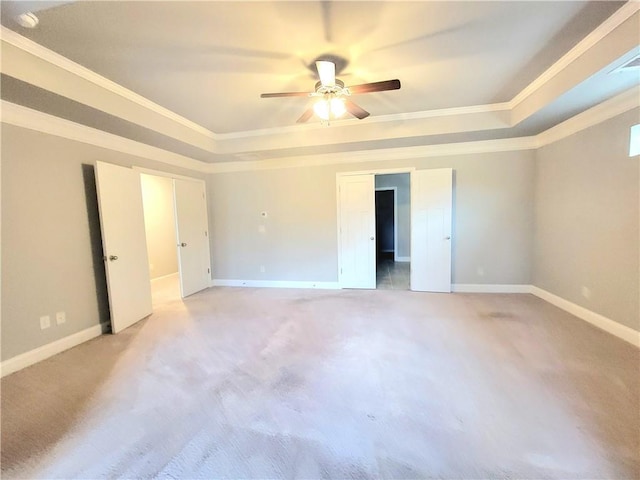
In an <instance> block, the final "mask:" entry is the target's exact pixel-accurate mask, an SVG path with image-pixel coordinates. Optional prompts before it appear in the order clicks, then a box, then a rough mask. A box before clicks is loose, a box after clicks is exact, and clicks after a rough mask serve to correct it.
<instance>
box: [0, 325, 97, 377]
mask: <svg viewBox="0 0 640 480" xmlns="http://www.w3.org/2000/svg"><path fill="white" fill-rule="evenodd" d="M103 328H105V325H104V324H102V323H101V324H99V325H94V326H93V327H89V328H87V329H85V330H82V331H80V332H77V333H74V334H72V335H69V336H68V337H64V338H61V339H60V340H56V341H54V342H51V343H48V344H46V345H43V346H41V347H38V348H34V349H33V350H30V351H28V352H25V353H21V354H20V355H16V356H15V357H12V358H9V359H7V360H5V361H4V362H2V363H1V364H0V372H1V373H0V376H2V377H4V376H6V375H9V374H11V373H14V372H17V371H18V370H22V369H23V368H26V367H29V366H31V365H33V364H34V363H38V362H41V361H42V360H46V359H47V358H49V357H53V356H54V355H57V354H58V353H60V352H64V351H65V350H69V349H70V348H73V347H75V346H77V345H80V344H81V343H84V342H86V341H88V340H91V339H92V338H96V337H99V336H100V335H102V331H103Z"/></svg>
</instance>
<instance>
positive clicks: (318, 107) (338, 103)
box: [313, 97, 347, 120]
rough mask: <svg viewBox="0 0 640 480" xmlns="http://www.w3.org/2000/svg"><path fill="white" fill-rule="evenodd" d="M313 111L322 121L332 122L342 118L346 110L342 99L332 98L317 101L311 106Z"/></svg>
mask: <svg viewBox="0 0 640 480" xmlns="http://www.w3.org/2000/svg"><path fill="white" fill-rule="evenodd" d="M313 111H314V112H315V113H316V115H317V116H318V117H320V118H321V119H322V120H333V119H335V118H340V117H341V116H343V115H344V114H345V113H346V112H347V108H346V107H345V105H344V98H339V97H332V98H322V99H320V100H318V101H317V102H316V103H315V104H314V105H313Z"/></svg>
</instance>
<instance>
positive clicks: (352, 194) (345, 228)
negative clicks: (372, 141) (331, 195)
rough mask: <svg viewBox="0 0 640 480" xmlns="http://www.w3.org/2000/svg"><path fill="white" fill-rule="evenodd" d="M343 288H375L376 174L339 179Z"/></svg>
mask: <svg viewBox="0 0 640 480" xmlns="http://www.w3.org/2000/svg"><path fill="white" fill-rule="evenodd" d="M338 202H339V203H338V212H339V216H340V221H339V225H340V232H339V235H340V272H339V278H340V286H341V287H342V288H376V241H375V234H376V207H375V177H374V175H369V174H367V175H349V176H344V177H340V178H339V180H338Z"/></svg>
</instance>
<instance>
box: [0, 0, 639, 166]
mask: <svg viewBox="0 0 640 480" xmlns="http://www.w3.org/2000/svg"><path fill="white" fill-rule="evenodd" d="M623 3H624V2H614V1H602V2H586V1H579V2H572V1H533V2H520V1H488V2H483V1H470V2H462V1H460V2H459V1H453V2H451V1H448V2H439V1H417V2H416V1H413V2H399V1H357V2H346V1H332V2H324V1H305V2H242V1H235V2H219V1H199V2H176V1H134V2H126V1H107V2H102V1H91V2H70V3H63V2H48V4H47V2H45V3H40V4H39V5H38V4H37V3H35V5H36V8H39V11H38V12H37V15H38V17H39V19H40V25H39V27H38V28H37V29H34V30H28V29H24V28H21V27H19V26H18V25H17V24H16V23H15V22H13V21H12V15H13V14H15V13H16V12H17V11H21V10H25V9H27V8H33V5H34V2H9V1H3V2H2V8H3V17H2V23H3V25H4V26H5V27H7V28H9V29H11V30H14V31H15V32H17V33H19V34H20V35H22V36H25V37H27V38H29V39H31V40H33V41H35V42H37V43H38V44H40V45H42V46H44V47H46V48H48V49H50V50H53V51H54V52H57V53H59V54H61V55H63V56H64V57H67V58H68V59H71V60H73V61H74V62H77V63H78V64H80V65H82V66H85V67H87V68H88V69H90V70H92V71H93V72H96V73H98V74H100V75H102V76H104V77H106V78H107V79H110V80H112V81H114V82H116V83H118V84H120V85H122V86H123V87H126V88H127V89H130V90H132V91H133V92H135V93H137V94H139V95H141V96H143V97H146V98H147V99H149V100H151V101H153V102H155V103H157V104H159V105H160V106H162V107H165V108H167V109H169V110H171V111H173V112H175V113H177V114H179V115H180V116H183V117H185V118H186V119H188V120H191V121H192V122H195V123H197V124H199V125H200V126H202V127H204V128H205V129H207V130H209V131H211V132H213V133H214V134H237V132H249V131H262V130H264V129H267V131H266V132H264V133H265V135H268V134H269V132H270V131H276V130H281V129H282V128H283V127H284V129H285V130H286V131H287V132H288V133H289V134H296V132H297V130H295V128H299V129H300V132H305V131H306V130H304V129H305V128H309V127H307V126H299V125H296V124H295V120H296V119H297V118H298V117H299V116H300V114H301V113H302V112H303V111H304V110H305V108H306V107H307V103H308V100H307V99H305V98H302V97H299V98H275V99H261V98H260V97H259V95H260V93H262V92H277V91H311V90H312V88H313V84H314V82H315V79H314V78H313V73H312V71H311V70H310V69H309V68H308V67H307V66H308V65H310V64H311V63H312V61H313V60H314V59H315V58H317V57H318V56H321V55H323V54H337V55H340V56H343V57H344V58H345V59H347V60H348V65H347V67H346V68H345V70H344V72H342V73H341V74H340V75H338V78H341V79H343V80H344V81H345V83H346V84H347V85H350V84H358V83H364V82H372V81H379V80H387V79H391V78H398V79H400V80H401V82H402V88H401V90H399V91H391V92H380V93H371V94H366V95H359V96H354V97H353V100H354V101H356V103H358V104H359V105H360V106H362V107H363V108H365V109H366V110H368V111H370V112H371V117H370V118H368V119H365V120H362V121H358V120H345V121H344V122H336V123H335V124H334V125H332V127H330V128H340V124H341V123H344V125H351V124H353V123H356V122H364V125H372V124H373V123H375V122H376V118H378V119H380V120H383V119H385V118H387V117H385V116H389V115H395V116H398V115H406V114H414V116H415V115H418V116H419V115H420V114H418V113H415V112H430V111H433V110H438V109H449V108H457V107H468V106H476V105H487V104H502V103H505V102H509V101H511V100H512V99H513V98H514V97H515V96H516V95H517V94H518V93H519V92H521V91H522V90H523V89H524V88H525V87H527V85H529V84H530V83H531V82H532V81H534V80H535V79H536V78H537V77H538V76H539V75H540V74H542V73H543V72H544V71H545V70H546V69H547V68H549V67H550V66H551V65H553V64H554V62H556V61H557V60H558V59H559V58H561V57H562V56H563V55H564V54H565V53H566V52H567V51H569V50H570V49H571V48H572V47H574V46H575V45H576V44H577V43H578V42H579V41H581V40H582V39H583V38H584V37H586V36H587V35H588V34H589V33H590V32H591V31H592V30H594V29H595V28H596V27H597V26H598V25H600V24H601V23H602V22H603V21H604V20H606V19H607V18H608V17H610V16H611V15H612V14H613V13H614V12H615V11H616V10H617V9H619V8H620V6H621V5H623ZM51 5H53V6H52V7H51V8H43V7H50V6H51ZM3 73H4V69H3ZM620 78H621V77H618V78H616V79H614V80H612V82H613V83H615V85H613V84H612V87H611V89H609V90H607V86H606V85H604V84H603V82H606V81H607V80H606V77H603V79H604V80H602V81H600V82H599V83H598V88H597V89H593V90H598V92H597V93H598V95H600V97H598V98H601V97H602V96H603V92H609V93H611V92H613V91H614V90H615V91H616V92H617V91H620V90H622V89H624V88H629V86H630V85H633V84H634V82H636V80H635V79H633V78H631V79H628V78H625V79H623V80H622V81H621V80H620ZM589 91H590V89H584V88H583V89H582V91H581V92H580V95H576V96H575V97H577V98H573V97H566V96H565V98H564V102H565V104H566V105H564V106H563V108H559V109H556V110H561V111H553V109H551V110H547V111H549V112H551V113H552V114H550V115H549V116H548V117H549V118H546V117H545V118H544V119H542V118H541V119H539V121H538V123H539V124H540V125H539V127H537V128H544V127H548V126H549V125H552V124H553V123H554V121H557V119H559V118H561V117H562V116H563V112H566V111H569V110H571V111H575V110H580V108H582V107H581V106H583V107H586V106H589V105H590V104H593V102H594V101H595V100H594V99H595V98H596V97H594V98H593V99H590V98H589ZM614 93H615V92H614ZM15 96H16V97H19V96H20V95H19V94H18V93H15ZM567 98H569V100H570V101H569V100H567ZM10 100H11V101H18V100H16V99H10ZM73 100H75V101H77V100H78V99H73ZM34 108H37V107H34ZM69 108H70V109H72V108H71V107H69ZM43 109H44V107H43ZM85 114H86V112H85ZM554 117H555V118H556V120H554ZM389 118H390V117H389ZM367 122H368V123H367ZM310 123H311V124H317V123H319V121H318V119H316V118H312V119H311V120H310ZM532 125H533V123H532ZM268 129H276V130H268ZM354 131H355V130H354ZM373 131H374V130H371V132H373ZM252 135H253V134H252ZM332 135H333V136H334V137H335V136H336V135H337V134H335V133H333V134H332ZM418 136H419V135H417V134H416V132H415V131H412V132H407V134H406V137H414V138H415V137H418ZM306 137H308V135H307V136H306ZM306 137H305V138H306ZM404 137H405V136H403V134H402V133H397V134H394V136H393V138H392V139H391V140H393V141H394V142H395V144H397V143H398V141H399V140H398V139H401V138H404ZM355 140H359V141H370V142H377V143H376V145H377V144H379V143H380V140H384V138H382V137H381V138H376V137H375V135H374V134H373V133H371V135H368V136H367V135H364V136H362V138H357V139H354V141H355ZM329 143H331V142H329ZM334 143H335V142H334ZM338 143H348V142H347V141H346V140H341V142H338ZM278 145H279V148H287V147H291V145H280V144H278ZM303 145H305V146H309V147H311V146H313V145H312V144H308V145H307V144H303V143H301V142H298V145H297V146H299V147H302V146H303ZM372 145H373V143H372ZM375 148H381V147H378V146H376V147H375ZM232 150H233V149H232ZM240 150H242V149H241V148H235V151H240ZM247 150H248V151H256V152H258V153H259V151H260V148H258V147H256V148H249V147H247ZM211 160H215V158H214V157H212V158H211Z"/></svg>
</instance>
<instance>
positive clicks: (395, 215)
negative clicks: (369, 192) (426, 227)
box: [375, 184, 411, 262]
mask: <svg viewBox="0 0 640 480" xmlns="http://www.w3.org/2000/svg"><path fill="white" fill-rule="evenodd" d="M390 190H391V191H393V261H394V262H397V261H398V187H375V191H376V192H388V191H390ZM409 190H411V184H409ZM409 215H411V212H409ZM376 226H377V222H376Z"/></svg>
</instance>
